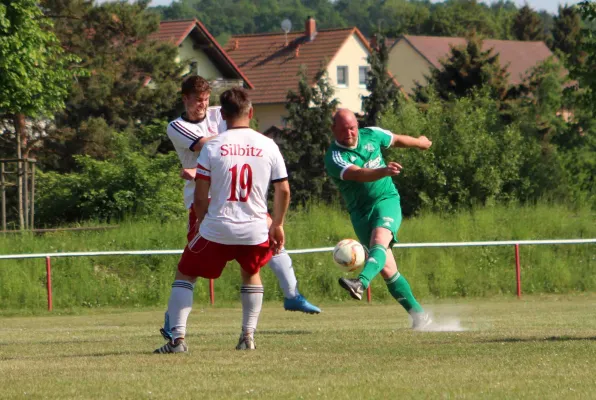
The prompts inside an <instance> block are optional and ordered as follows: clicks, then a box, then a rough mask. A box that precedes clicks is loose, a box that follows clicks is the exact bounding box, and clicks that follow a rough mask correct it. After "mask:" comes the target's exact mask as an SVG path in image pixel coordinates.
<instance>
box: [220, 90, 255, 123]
mask: <svg viewBox="0 0 596 400" xmlns="http://www.w3.org/2000/svg"><path fill="white" fill-rule="evenodd" d="M219 104H220V105H221V112H222V114H223V115H225V116H226V118H231V119H235V118H238V117H244V116H246V115H248V112H249V110H250V107H251V106H252V104H251V102H250V98H249V96H248V92H247V91H246V90H245V89H242V88H239V87H236V88H232V89H228V90H226V91H225V92H223V93H222V94H221V95H220V96H219Z"/></svg>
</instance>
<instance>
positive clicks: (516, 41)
mask: <svg viewBox="0 0 596 400" xmlns="http://www.w3.org/2000/svg"><path fill="white" fill-rule="evenodd" d="M402 36H403V37H404V38H406V39H407V38H423V39H445V40H447V39H458V40H466V38H465V37H464V36H430V35H402ZM480 38H481V39H482V41H483V42H509V43H511V42H515V43H543V44H546V43H544V41H543V40H512V39H493V38H489V37H482V36H481V37H480ZM397 39H399V37H398V38H397ZM397 39H396V40H397Z"/></svg>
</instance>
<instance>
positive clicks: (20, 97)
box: [0, 0, 80, 227]
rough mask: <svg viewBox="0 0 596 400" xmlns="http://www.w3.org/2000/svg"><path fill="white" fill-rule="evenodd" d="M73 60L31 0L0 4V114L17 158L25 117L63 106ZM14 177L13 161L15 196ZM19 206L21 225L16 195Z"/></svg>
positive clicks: (73, 73) (25, 147)
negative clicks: (8, 124) (11, 130)
mask: <svg viewBox="0 0 596 400" xmlns="http://www.w3.org/2000/svg"><path fill="white" fill-rule="evenodd" d="M77 61H78V59H77V58H76V57H74V56H72V55H69V54H67V53H65V52H64V50H63V49H62V47H61V46H60V42H59V41H58V39H57V38H56V35H55V34H54V33H53V32H52V24H51V21H50V20H48V19H47V18H44V16H43V14H42V12H41V10H40V9H39V7H38V6H37V4H36V2H35V1H34V0H6V1H3V2H2V4H0V114H3V115H5V116H7V117H8V118H9V119H11V120H13V121H14V127H15V132H16V142H17V143H16V146H17V158H19V159H20V158H21V157H28V152H29V150H30V148H31V146H30V143H28V142H27V135H26V132H25V120H26V117H32V118H37V117H41V116H49V115H51V113H53V112H54V111H57V110H59V109H61V108H62V107H64V99H65V98H66V96H67V95H68V90H69V87H70V85H71V83H72V82H73V78H74V77H75V76H77V75H80V71H78V72H77V70H76V69H73V68H72V66H73V64H74V63H76V62H77ZM22 150H24V152H23V154H21V153H22ZM20 178H21V170H20V164H19V179H18V182H19V199H21V198H22V196H23V194H22V190H21V187H20V183H21V179H20ZM19 211H20V212H19V215H20V216H21V221H20V225H21V227H23V226H24V223H23V221H22V202H21V201H19Z"/></svg>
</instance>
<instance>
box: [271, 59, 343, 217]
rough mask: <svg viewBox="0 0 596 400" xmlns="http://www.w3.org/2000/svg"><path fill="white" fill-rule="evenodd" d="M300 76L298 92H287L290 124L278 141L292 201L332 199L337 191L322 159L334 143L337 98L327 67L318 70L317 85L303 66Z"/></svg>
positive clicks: (301, 202) (298, 202) (303, 201)
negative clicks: (333, 127)
mask: <svg viewBox="0 0 596 400" xmlns="http://www.w3.org/2000/svg"><path fill="white" fill-rule="evenodd" d="M299 79H300V81H299V84H298V92H294V91H289V92H288V95H287V103H286V110H287V111H288V114H289V115H288V117H287V118H286V124H287V128H286V129H284V130H283V131H282V133H281V135H280V136H279V137H278V141H279V145H280V149H281V151H282V154H284V157H285V160H286V166H287V168H288V175H289V176H290V185H291V187H292V201H293V202H294V204H296V203H297V204H302V205H304V204H306V203H307V202H309V201H310V200H329V199H331V198H332V193H333V192H334V190H333V189H332V186H331V181H330V180H329V179H328V178H327V176H326V175H325V166H324V162H323V159H324V155H325V152H326V151H327V148H328V147H329V145H330V144H331V137H332V136H331V122H332V116H333V113H334V112H335V109H336V108H337V104H338V101H337V100H336V99H334V98H333V93H334V91H333V88H332V87H331V85H330V84H329V79H328V78H327V76H326V72H325V70H321V71H319V72H318V73H317V74H316V78H315V79H316V83H315V84H314V85H313V84H312V82H311V81H309V79H308V77H307V73H306V69H304V68H303V69H301V71H300V73H299Z"/></svg>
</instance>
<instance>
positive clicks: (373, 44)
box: [370, 34, 378, 50]
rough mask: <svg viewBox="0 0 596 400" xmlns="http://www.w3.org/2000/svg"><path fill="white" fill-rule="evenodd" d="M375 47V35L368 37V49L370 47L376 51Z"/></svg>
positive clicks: (376, 44)
mask: <svg viewBox="0 0 596 400" xmlns="http://www.w3.org/2000/svg"><path fill="white" fill-rule="evenodd" d="M377 46H378V43H377V35H376V34H373V35H372V36H371V37H370V47H371V48H372V49H374V50H376V49H377Z"/></svg>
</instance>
